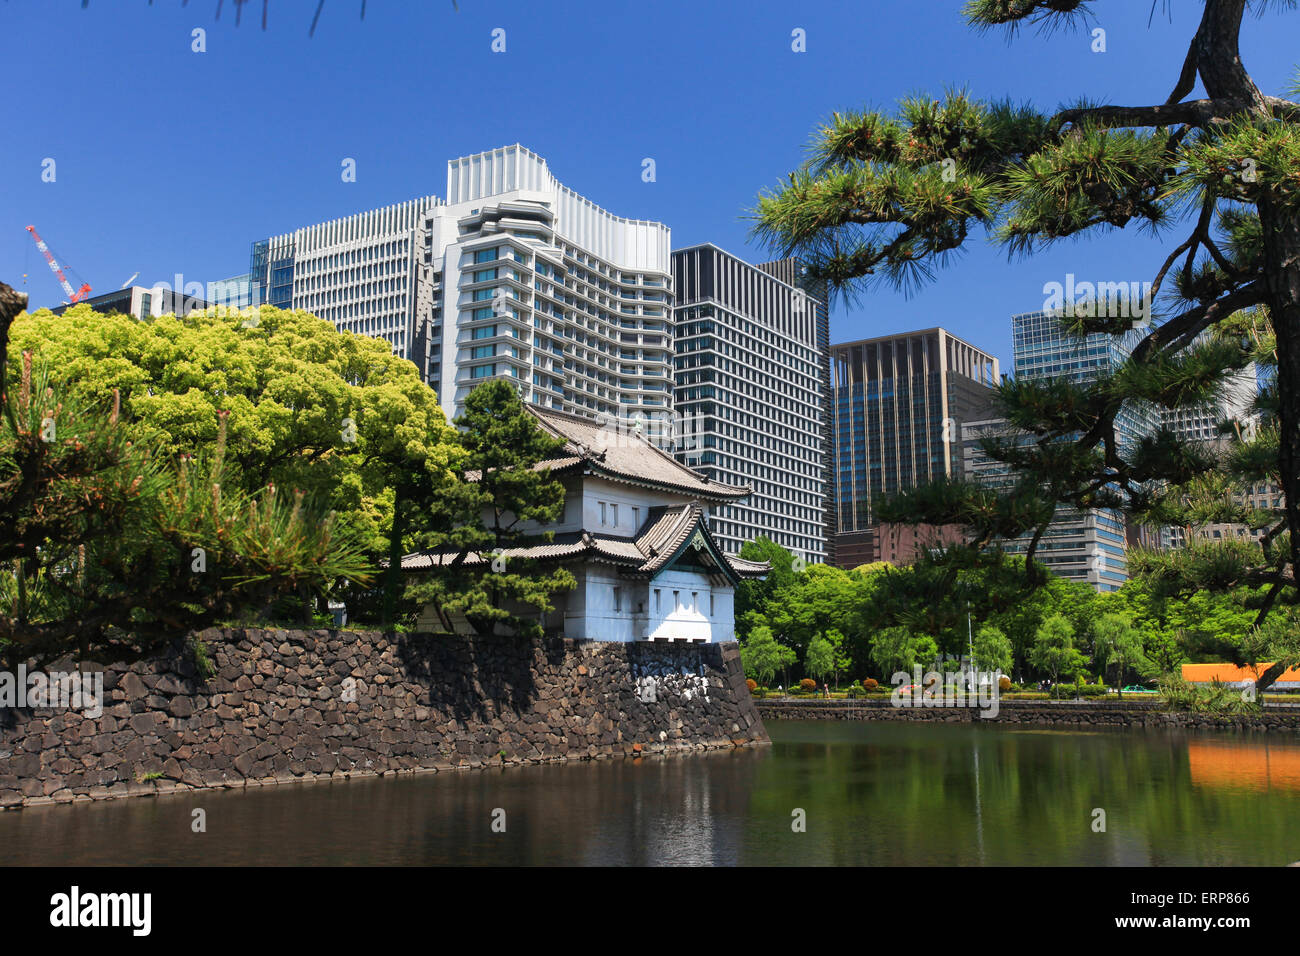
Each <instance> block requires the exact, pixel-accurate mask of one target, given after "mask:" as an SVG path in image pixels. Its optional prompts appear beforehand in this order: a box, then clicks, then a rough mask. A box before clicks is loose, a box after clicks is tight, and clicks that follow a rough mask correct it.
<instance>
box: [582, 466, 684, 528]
mask: <svg viewBox="0 0 1300 956" xmlns="http://www.w3.org/2000/svg"><path fill="white" fill-rule="evenodd" d="M690 500H691V499H690V497H689V496H688V495H669V494H665V493H663V492H661V491H649V490H644V489H641V488H636V487H634V486H632V485H624V484H620V483H619V482H616V481H605V480H604V479H601V478H588V479H587V480H586V481H585V482H584V483H583V487H582V523H583V527H584V528H586V529H587V530H588V531H591V532H593V533H599V534H613V535H619V536H620V537H625V538H630V537H632V536H633V535H635V534H636V533H637V532H638V531H640V530H641V526H642V525H644V524H645V523H646V519H647V518H648V517H649V515H650V509H651V508H654V507H661V506H665V505H667V506H672V505H682V504H686V503H687V502H688V501H690ZM602 501H603V502H605V515H606V523H605V524H601V523H600V503H601V502H602ZM613 504H617V505H618V524H617V525H616V524H614V512H613V509H612V508H611V507H610V505H613ZM633 508H640V509H641V521H640V524H636V523H635V522H634V521H633V512H632V509H633Z"/></svg>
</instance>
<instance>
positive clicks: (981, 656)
mask: <svg viewBox="0 0 1300 956" xmlns="http://www.w3.org/2000/svg"><path fill="white" fill-rule="evenodd" d="M974 644H975V653H974V657H975V660H974V665H975V669H976V670H981V671H1002V672H1003V673H1006V672H1009V671H1010V670H1011V639H1010V638H1008V637H1007V636H1006V634H1004V633H1002V629H1001V628H999V627H996V626H994V625H992V624H981V625H980V628H979V630H978V631H976V632H975V638H974Z"/></svg>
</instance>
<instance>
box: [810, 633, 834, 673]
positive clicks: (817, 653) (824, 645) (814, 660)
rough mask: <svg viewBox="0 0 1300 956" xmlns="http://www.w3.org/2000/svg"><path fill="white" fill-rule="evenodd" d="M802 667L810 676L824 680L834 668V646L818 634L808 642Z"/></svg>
mask: <svg viewBox="0 0 1300 956" xmlns="http://www.w3.org/2000/svg"><path fill="white" fill-rule="evenodd" d="M803 669H804V670H805V671H807V673H808V675H809V676H810V677H813V678H816V679H817V680H819V681H822V680H825V679H826V678H827V677H829V676H830V674H831V672H832V671H834V670H835V648H834V647H832V646H831V642H830V641H828V640H827V639H826V638H825V637H823V636H821V635H820V634H819V635H818V636H817V637H814V638H813V639H812V641H811V642H810V643H809V644H808V654H807V656H806V657H805V658H804V662H803Z"/></svg>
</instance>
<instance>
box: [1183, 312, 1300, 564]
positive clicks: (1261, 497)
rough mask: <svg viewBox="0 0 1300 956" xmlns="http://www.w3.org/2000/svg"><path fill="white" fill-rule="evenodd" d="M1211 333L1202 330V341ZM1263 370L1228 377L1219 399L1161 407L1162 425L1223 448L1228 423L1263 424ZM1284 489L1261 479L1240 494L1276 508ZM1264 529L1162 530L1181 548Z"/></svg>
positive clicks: (1236, 526) (1232, 525)
mask: <svg viewBox="0 0 1300 956" xmlns="http://www.w3.org/2000/svg"><path fill="white" fill-rule="evenodd" d="M1205 338H1207V336H1206V335H1205V334H1204V333H1202V335H1201V336H1200V337H1198V341H1203V340H1204V339H1205ZM1259 387H1260V373H1259V369H1258V368H1257V367H1256V366H1255V363H1253V362H1252V363H1250V364H1249V365H1247V366H1246V367H1245V368H1243V369H1241V370H1240V371H1238V372H1235V373H1233V374H1232V375H1230V376H1229V377H1228V380H1227V382H1226V383H1225V385H1224V389H1223V392H1222V394H1221V395H1220V396H1219V399H1218V401H1216V402H1214V403H1211V404H1206V405H1201V406H1197V407H1194V408H1186V409H1181V408H1180V409H1169V408H1166V409H1161V410H1160V421H1161V424H1162V425H1163V426H1164V427H1165V428H1167V429H1168V430H1169V431H1171V432H1173V433H1174V434H1175V435H1176V436H1177V437H1178V438H1179V439H1181V440H1183V441H1196V442H1213V443H1214V444H1216V445H1218V446H1219V447H1220V448H1223V447H1226V446H1227V444H1228V442H1229V441H1230V439H1229V437H1228V436H1227V435H1224V434H1221V433H1220V431H1219V426H1220V424H1222V423H1224V422H1230V421H1236V422H1240V423H1241V425H1242V427H1243V428H1245V429H1247V430H1249V429H1253V428H1255V427H1256V426H1257V425H1258V423H1259V416H1258V414H1257V413H1256V412H1255V410H1254V408H1253V405H1254V402H1255V397H1256V396H1257V395H1258V394H1259ZM1280 494H1281V489H1279V488H1278V486H1277V485H1275V484H1273V483H1272V482H1258V483H1256V484H1253V485H1251V486H1250V487H1249V488H1246V489H1244V490H1243V491H1242V492H1241V493H1240V494H1238V495H1237V499H1238V500H1239V501H1241V502H1243V503H1249V504H1250V505H1251V506H1252V507H1259V508H1266V509H1267V508H1272V507H1273V504H1274V502H1277V501H1278V500H1279V496H1280ZM1262 534H1263V531H1262V530H1261V531H1252V530H1251V529H1250V528H1248V527H1247V526H1246V525H1244V524H1235V523H1228V522H1214V523H1212V524H1206V525H1199V526H1195V527H1178V526H1172V527H1169V528H1164V529H1162V539H1161V543H1162V545H1163V546H1165V547H1170V548H1178V547H1182V546H1183V545H1185V544H1188V543H1189V542H1190V541H1192V540H1195V539H1201V540H1205V539H1211V538H1214V539H1221V538H1245V537H1256V538H1257V537H1259V536H1261V535H1262Z"/></svg>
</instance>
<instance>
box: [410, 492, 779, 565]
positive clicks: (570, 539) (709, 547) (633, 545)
mask: <svg viewBox="0 0 1300 956" xmlns="http://www.w3.org/2000/svg"><path fill="white" fill-rule="evenodd" d="M697 536H698V541H699V549H700V550H702V551H707V552H708V554H709V555H710V559H711V560H712V561H713V562H714V563H715V564H716V565H717V567H718V571H719V573H721V574H725V575H726V576H727V577H729V578H731V579H732V581H733V583H734V582H735V581H736V580H739V579H740V578H746V577H761V576H763V575H765V574H767V572H768V571H769V570H771V566H770V565H768V564H767V563H765V562H762V563H760V562H755V561H746V560H744V559H743V558H737V557H733V556H731V555H728V554H724V553H723V551H722V549H721V548H720V547H718V544H717V542H716V541H714V539H713V536H712V535H711V534H710V533H709V528H708V524H707V522H706V521H705V520H704V509H703V508H701V507H700V505H699V503H698V502H692V503H690V504H685V505H675V506H671V507H669V506H662V507H658V508H651V509H650V513H649V515H648V516H647V518H646V522H645V524H643V525H642V526H641V530H640V531H638V532H637V534H636V536H635V537H632V538H620V537H615V536H614V535H608V534H592V533H591V532H589V531H571V532H565V533H562V534H557V535H556V536H555V538H554V539H553V540H552V541H550V542H548V543H545V544H537V545H533V546H531V547H526V548H506V549H504V550H502V551H501V552H500V557H502V558H504V559H505V560H506V562H507V564H508V563H509V561H510V559H511V558H518V559H527V560H535V561H569V560H576V559H583V560H594V561H605V562H608V563H610V564H615V565H619V566H620V567H621V568H622V570H623V573H625V574H628V575H635V576H642V575H644V576H648V577H654V576H655V575H657V574H658V573H659V572H660V571H662V570H664V569H665V568H667V567H669V566H670V565H671V564H672V563H673V561H674V560H676V558H677V557H678V556H680V555H681V554H682V552H684V551H685V550H686V549H687V548H688V547H689V546H690V545H691V544H692V543H693V542H695V541H696V540H697ZM458 554H459V552H457V551H452V550H445V549H438V550H434V551H420V552H417V553H415V554H408V555H406V557H404V558H402V570H403V571H427V570H431V569H433V568H437V567H451V566H452V565H453V564H454V563H455V561H456V557H457V555H458ZM493 559H494V556H493V555H492V554H490V553H489V554H480V553H479V552H476V551H471V552H470V553H469V554H468V555H467V556H466V558H465V560H464V561H463V562H461V566H462V567H467V568H473V567H482V566H484V565H487V564H490V563H491V562H492V560H493Z"/></svg>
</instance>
